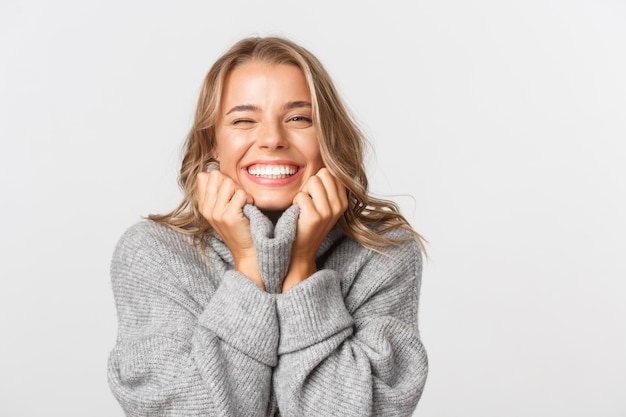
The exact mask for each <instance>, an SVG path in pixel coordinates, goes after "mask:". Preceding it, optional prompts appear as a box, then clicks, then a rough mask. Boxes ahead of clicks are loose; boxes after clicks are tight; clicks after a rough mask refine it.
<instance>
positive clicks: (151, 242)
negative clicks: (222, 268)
mask: <svg viewBox="0 0 626 417" xmlns="http://www.w3.org/2000/svg"><path fill="white" fill-rule="evenodd" d="M181 258H182V259H183V260H185V261H187V262H194V261H199V260H200V259H201V256H200V254H199V253H198V251H197V250H196V249H195V247H194V244H193V240H192V238H191V237H190V236H187V235H184V234H182V233H180V232H177V231H175V230H173V229H170V228H169V227H167V226H164V225H161V224H158V223H156V222H153V221H151V220H142V221H139V222H137V223H135V224H133V225H132V226H130V227H129V228H128V229H126V231H125V232H124V233H123V234H122V236H121V237H120V239H119V241H118V243H117V245H116V247H115V250H114V253H113V259H112V267H113V268H114V269H115V267H129V266H131V265H134V264H137V263H139V264H142V265H144V266H146V264H151V265H153V266H154V265H157V264H160V265H164V264H175V263H177V262H174V261H175V259H181Z"/></svg>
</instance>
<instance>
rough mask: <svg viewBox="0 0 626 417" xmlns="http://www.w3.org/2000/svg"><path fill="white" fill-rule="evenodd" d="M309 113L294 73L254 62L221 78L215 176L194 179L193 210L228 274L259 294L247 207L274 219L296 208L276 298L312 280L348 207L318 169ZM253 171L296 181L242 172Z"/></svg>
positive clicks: (302, 83) (301, 81) (305, 91)
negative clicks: (231, 270) (281, 170)
mask: <svg viewBox="0 0 626 417" xmlns="http://www.w3.org/2000/svg"><path fill="white" fill-rule="evenodd" d="M311 113H312V111H311V94H310V91H309V88H308V85H307V83H306V79H305V78H304V74H303V73H302V71H301V70H300V69H299V68H297V67H295V66H292V65H285V64H267V63H263V62H254V61H253V62H249V63H246V64H243V65H241V66H238V67H236V68H235V69H233V70H232V71H231V72H230V73H229V74H228V76H227V77H226V80H225V84H224V91H223V95H222V100H221V106H220V113H219V117H218V120H217V124H216V143H217V145H216V149H215V150H214V155H215V157H216V159H218V160H219V163H220V170H219V171H211V172H208V173H206V172H203V173H200V174H198V181H197V182H198V201H199V203H198V207H199V210H200V213H202V215H203V216H204V217H205V218H206V219H207V221H208V222H209V224H210V225H211V226H212V227H213V229H214V230H215V231H216V232H217V233H218V234H219V235H220V236H221V237H222V239H223V240H224V242H225V243H226V245H227V246H228V248H229V249H230V251H231V252H232V254H233V259H234V263H235V270H237V271H239V272H241V273H242V274H244V275H246V276H247V277H248V278H250V279H251V280H252V281H253V282H254V283H256V284H257V285H258V286H259V287H260V288H261V289H264V285H263V281H262V279H261V273H260V271H259V267H258V263H257V258H256V252H255V249H254V245H253V242H252V236H251V233H250V223H249V220H248V219H247V218H246V217H245V216H244V214H243V206H244V205H245V204H246V203H249V204H255V205H256V206H257V207H258V208H260V209H261V210H262V211H264V212H265V213H266V214H267V215H268V216H269V217H270V218H273V219H276V218H277V217H278V216H279V215H280V213H281V212H282V211H284V210H285V209H286V208H288V207H289V206H290V205H292V204H297V205H298V206H299V208H300V214H299V217H298V221H297V224H296V238H295V241H294V243H293V247H292V253H291V261H290V265H289V269H288V272H287V275H286V276H285V279H284V282H283V288H282V291H283V292H285V291H287V290H288V289H289V288H291V287H292V286H294V285H296V284H298V283H300V282H302V281H303V280H305V279H306V278H307V277H309V276H311V275H312V274H313V273H315V271H316V266H315V253H316V252H317V250H318V249H319V247H320V245H321V243H322V241H323V240H324V238H325V237H326V235H327V234H328V233H329V232H330V230H331V229H332V227H333V226H334V225H335V223H336V222H337V220H338V219H339V217H340V216H341V215H342V213H343V212H345V210H346V209H347V207H348V201H347V195H346V190H345V188H344V187H343V185H341V184H340V183H339V181H338V180H337V179H336V178H335V177H334V176H333V175H332V174H331V173H330V171H328V170H327V169H326V168H324V167H323V162H322V157H321V154H320V149H319V143H318V141H317V132H316V129H315V125H314V124H313V123H312V116H311ZM255 166H256V167H259V166H263V167H266V166H284V167H289V168H290V169H291V172H294V171H295V174H294V175H292V176H289V177H288V178H259V177H256V176H254V175H251V174H250V171H249V169H251V170H252V171H253V172H254V169H255Z"/></svg>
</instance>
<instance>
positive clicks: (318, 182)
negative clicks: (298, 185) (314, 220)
mask: <svg viewBox="0 0 626 417" xmlns="http://www.w3.org/2000/svg"><path fill="white" fill-rule="evenodd" d="M308 183H309V184H308V187H307V191H308V194H309V195H310V196H311V200H312V202H313V205H314V206H315V210H316V211H317V212H318V213H319V214H321V215H322V216H323V217H328V216H330V215H331V214H332V210H331V207H330V202H329V198H328V190H327V189H326V184H324V181H323V180H322V178H320V177H318V176H317V175H315V176H313V177H311V178H309V181H308ZM333 187H334V186H333Z"/></svg>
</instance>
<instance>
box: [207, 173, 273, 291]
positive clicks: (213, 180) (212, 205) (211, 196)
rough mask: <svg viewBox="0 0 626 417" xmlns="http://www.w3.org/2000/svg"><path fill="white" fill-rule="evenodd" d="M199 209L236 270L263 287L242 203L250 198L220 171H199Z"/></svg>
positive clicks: (247, 201) (248, 201)
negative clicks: (229, 252) (226, 249)
mask: <svg viewBox="0 0 626 417" xmlns="http://www.w3.org/2000/svg"><path fill="white" fill-rule="evenodd" d="M197 191H198V210H199V211H200V213H201V214H202V216H203V217H204V218H205V219H206V220H207V221H208V222H209V224H210V225H211V227H212V228H213V229H214V230H215V232H216V233H217V234H219V235H220V236H221V238H222V239H223V240H224V243H226V246H228V249H230V251H231V253H232V254H233V260H234V263H235V270H236V271H239V272H241V273H242V274H244V275H245V276H247V277H248V278H250V279H251V280H252V281H253V282H254V283H255V284H257V285H258V286H259V287H260V288H261V289H265V286H264V285H263V280H262V278H261V272H260V271H259V265H258V263H257V258H256V251H255V249H254V243H253V242H252V234H251V233H250V221H249V220H248V218H247V217H246V216H244V214H243V206H244V205H245V204H246V203H248V204H252V203H253V199H252V197H251V196H250V195H249V194H248V193H246V192H245V191H244V190H243V189H241V188H240V187H239V186H238V185H237V184H236V183H235V182H234V181H233V180H232V179H231V178H229V177H227V176H226V175H224V174H222V173H221V172H220V171H211V172H201V173H199V174H198V178H197Z"/></svg>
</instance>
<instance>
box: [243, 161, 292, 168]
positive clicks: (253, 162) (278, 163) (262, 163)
mask: <svg viewBox="0 0 626 417" xmlns="http://www.w3.org/2000/svg"><path fill="white" fill-rule="evenodd" d="M254 165H282V166H294V167H297V168H300V167H301V166H302V165H301V164H299V163H297V162H294V161H286V160H257V161H252V162H249V163H247V164H246V165H245V166H244V168H245V169H248V168H250V167H252V166H254Z"/></svg>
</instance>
